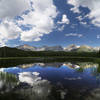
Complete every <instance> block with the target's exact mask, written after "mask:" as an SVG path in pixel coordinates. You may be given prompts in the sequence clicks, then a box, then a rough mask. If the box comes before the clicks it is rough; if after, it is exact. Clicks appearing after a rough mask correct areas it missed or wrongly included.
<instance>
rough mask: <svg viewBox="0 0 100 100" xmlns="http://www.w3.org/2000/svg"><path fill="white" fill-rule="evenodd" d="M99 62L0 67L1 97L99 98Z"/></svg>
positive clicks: (37, 99) (21, 99) (17, 99)
mask: <svg viewBox="0 0 100 100" xmlns="http://www.w3.org/2000/svg"><path fill="white" fill-rule="evenodd" d="M99 94H100V66H99V64H96V63H92V62H77V63H75V62H74V63H72V62H64V63H58V62H56V63H30V64H23V65H18V66H13V67H9V68H0V100H6V99H7V100H100V96H99Z"/></svg>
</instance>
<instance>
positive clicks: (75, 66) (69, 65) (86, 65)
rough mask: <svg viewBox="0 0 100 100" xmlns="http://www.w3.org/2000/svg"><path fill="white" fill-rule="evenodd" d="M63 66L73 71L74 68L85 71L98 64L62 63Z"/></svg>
mask: <svg viewBox="0 0 100 100" xmlns="http://www.w3.org/2000/svg"><path fill="white" fill-rule="evenodd" d="M63 65H64V66H68V67H70V68H73V69H75V68H83V69H86V68H91V67H98V64H94V63H91V62H79V63H64V64H63Z"/></svg>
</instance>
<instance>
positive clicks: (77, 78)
mask: <svg viewBox="0 0 100 100" xmlns="http://www.w3.org/2000/svg"><path fill="white" fill-rule="evenodd" d="M64 79H65V80H72V81H74V80H81V79H82V78H81V77H76V78H68V77H66V78H64Z"/></svg>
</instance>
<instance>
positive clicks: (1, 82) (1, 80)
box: [0, 72, 17, 93]
mask: <svg viewBox="0 0 100 100" xmlns="http://www.w3.org/2000/svg"><path fill="white" fill-rule="evenodd" d="M16 85H17V79H16V76H15V75H12V74H8V73H6V72H0V93H5V92H6V93H7V92H9V91H11V90H12V89H13V88H14V87H15V86H16Z"/></svg>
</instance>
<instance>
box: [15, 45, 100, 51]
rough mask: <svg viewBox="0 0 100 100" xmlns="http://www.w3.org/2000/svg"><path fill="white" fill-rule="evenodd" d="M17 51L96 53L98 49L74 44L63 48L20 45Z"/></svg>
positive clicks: (58, 46)
mask: <svg viewBox="0 0 100 100" xmlns="http://www.w3.org/2000/svg"><path fill="white" fill-rule="evenodd" d="M16 48H17V49H20V50H24V51H66V52H70V51H72V52H96V51H99V49H100V47H91V46H88V45H81V46H77V45H75V44H71V45H69V46H67V47H65V48H63V47H62V46H60V45H57V46H42V47H35V46H29V45H26V44H25V45H20V46H17V47H16Z"/></svg>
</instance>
